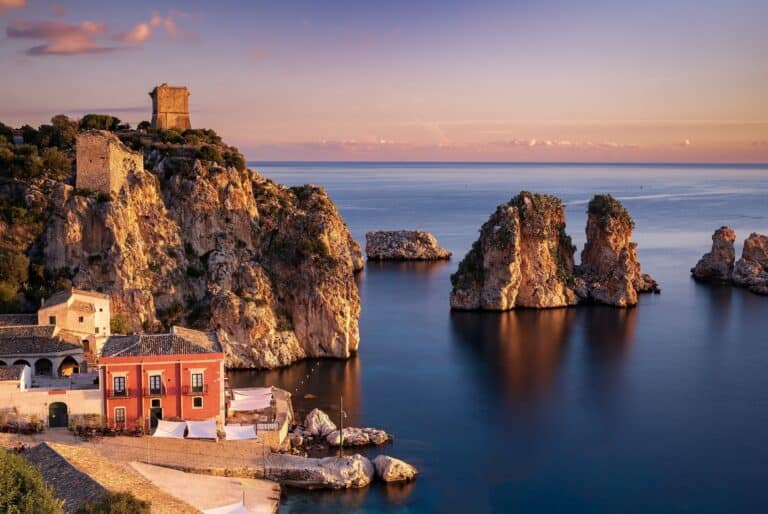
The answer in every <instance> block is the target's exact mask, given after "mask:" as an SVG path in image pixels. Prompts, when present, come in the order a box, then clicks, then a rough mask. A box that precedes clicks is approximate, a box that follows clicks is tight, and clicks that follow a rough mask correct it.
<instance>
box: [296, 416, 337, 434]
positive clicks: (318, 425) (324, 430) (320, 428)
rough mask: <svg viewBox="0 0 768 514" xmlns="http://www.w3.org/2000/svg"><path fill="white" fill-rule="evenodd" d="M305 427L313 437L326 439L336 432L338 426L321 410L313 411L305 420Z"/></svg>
mask: <svg viewBox="0 0 768 514" xmlns="http://www.w3.org/2000/svg"><path fill="white" fill-rule="evenodd" d="M304 427H305V428H306V430H307V432H309V434H310V435H312V436H319V437H325V436H327V435H328V434H330V433H331V432H333V431H334V430H336V424H335V423H334V422H333V421H331V418H330V417H329V416H328V414H326V413H325V412H323V411H321V410H320V409H312V410H311V411H310V412H309V414H307V417H306V418H305V419H304Z"/></svg>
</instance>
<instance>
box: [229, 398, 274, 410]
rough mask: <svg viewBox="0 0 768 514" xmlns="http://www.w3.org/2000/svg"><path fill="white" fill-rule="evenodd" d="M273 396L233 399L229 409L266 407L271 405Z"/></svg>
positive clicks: (259, 408)
mask: <svg viewBox="0 0 768 514" xmlns="http://www.w3.org/2000/svg"><path fill="white" fill-rule="evenodd" d="M271 400H272V398H271V397H268V396H265V397H264V398H249V399H247V400H233V401H232V403H230V404H229V410H231V411H252V410H261V409H266V408H267V407H269V405H270V401H271Z"/></svg>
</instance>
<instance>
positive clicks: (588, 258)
mask: <svg viewBox="0 0 768 514" xmlns="http://www.w3.org/2000/svg"><path fill="white" fill-rule="evenodd" d="M587 213H588V216H587V228H586V233H587V242H586V244H585V245H584V250H583V251H582V252H581V263H580V265H579V266H578V267H577V268H576V270H575V278H576V280H575V281H574V283H575V286H576V293H577V294H578V295H579V297H580V298H582V299H583V300H587V301H594V302H598V303H605V304H608V305H614V306H616V307H629V306H632V305H636V304H637V295H638V293H646V292H657V291H658V285H657V284H656V281H655V280H653V278H652V277H651V276H650V275H644V274H642V273H641V272H640V263H639V262H638V259H637V243H634V242H632V230H633V229H634V226H635V224H634V221H632V218H631V217H630V215H629V213H628V212H627V210H626V209H625V208H624V206H623V205H621V203H620V202H619V201H618V200H616V199H615V198H613V197H612V196H611V195H595V197H594V198H592V200H591V201H590V202H589V207H588V210H587Z"/></svg>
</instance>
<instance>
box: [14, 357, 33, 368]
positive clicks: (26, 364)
mask: <svg viewBox="0 0 768 514" xmlns="http://www.w3.org/2000/svg"><path fill="white" fill-rule="evenodd" d="M13 365H14V366H29V367H30V368H31V367H32V365H31V364H30V363H29V362H27V361H25V360H24V359H19V360H17V361H16V362H14V363H13Z"/></svg>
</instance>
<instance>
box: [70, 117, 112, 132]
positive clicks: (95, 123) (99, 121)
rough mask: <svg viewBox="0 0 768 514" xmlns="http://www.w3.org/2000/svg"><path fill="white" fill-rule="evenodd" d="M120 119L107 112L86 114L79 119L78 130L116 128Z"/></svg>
mask: <svg viewBox="0 0 768 514" xmlns="http://www.w3.org/2000/svg"><path fill="white" fill-rule="evenodd" d="M120 123H121V121H120V119H118V118H115V117H114V116H110V115H109V114H86V115H85V116H83V119H81V120H80V130H111V131H115V130H117V128H118V126H119V125H120Z"/></svg>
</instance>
